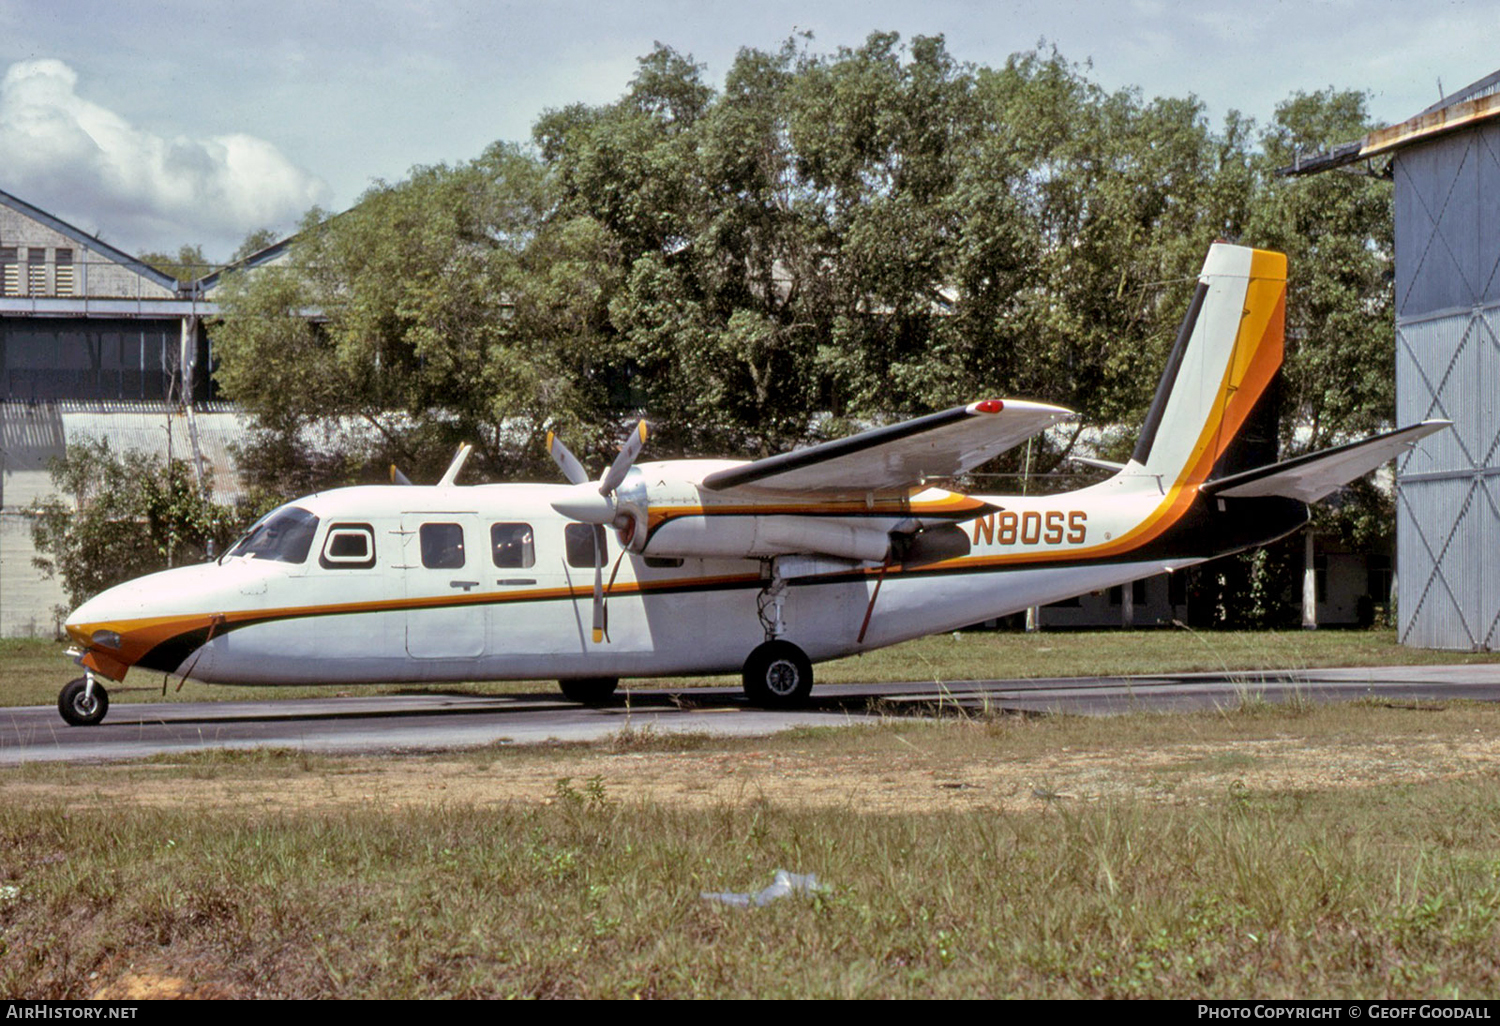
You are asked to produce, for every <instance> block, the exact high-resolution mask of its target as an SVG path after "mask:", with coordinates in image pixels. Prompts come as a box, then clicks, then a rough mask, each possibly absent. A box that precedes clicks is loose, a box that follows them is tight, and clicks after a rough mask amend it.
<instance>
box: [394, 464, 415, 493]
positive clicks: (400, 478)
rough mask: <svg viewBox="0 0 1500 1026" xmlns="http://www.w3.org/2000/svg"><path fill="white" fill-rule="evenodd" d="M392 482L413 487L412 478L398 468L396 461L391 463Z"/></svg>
mask: <svg viewBox="0 0 1500 1026" xmlns="http://www.w3.org/2000/svg"><path fill="white" fill-rule="evenodd" d="M391 484H393V485H406V486H407V487H408V488H409V487H411V478H409V477H407V476H406V475H405V474H403V473H401V471H400V470H399V469H397V467H396V465H395V464H394V463H392V464H391Z"/></svg>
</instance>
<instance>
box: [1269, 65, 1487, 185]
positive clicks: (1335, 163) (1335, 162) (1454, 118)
mask: <svg viewBox="0 0 1500 1026" xmlns="http://www.w3.org/2000/svg"><path fill="white" fill-rule="evenodd" d="M1497 116H1500V71H1496V72H1495V73H1493V74H1491V75H1486V76H1485V77H1484V78H1481V79H1480V80H1479V81H1478V82H1475V83H1473V84H1472V85H1468V86H1465V87H1464V88H1463V89H1460V90H1459V91H1458V92H1456V93H1453V94H1452V95H1449V96H1445V97H1444V98H1443V99H1442V100H1440V101H1438V102H1437V103H1435V104H1433V105H1432V106H1431V107H1428V108H1427V109H1426V110H1424V111H1423V112H1422V113H1420V114H1418V115H1417V116H1416V117H1413V118H1408V119H1407V120H1405V121H1403V122H1401V123H1400V124H1399V125H1391V126H1390V127H1389V128H1377V129H1375V131H1373V132H1371V133H1370V134H1369V135H1367V136H1365V137H1364V138H1363V139H1360V140H1358V141H1356V142H1348V143H1343V144H1341V145H1339V146H1335V147H1334V148H1333V149H1331V150H1329V151H1328V152H1326V153H1317V154H1313V155H1312V156H1310V157H1302V156H1300V155H1299V156H1298V158H1297V161H1296V163H1294V164H1292V165H1291V166H1290V167H1283V168H1279V169H1278V170H1277V172H1276V173H1277V174H1278V175H1283V176H1285V175H1312V174H1317V173H1318V172H1320V171H1330V170H1332V169H1334V168H1337V167H1344V166H1346V165H1349V164H1353V163H1356V162H1357V161H1361V160H1368V159H1370V158H1371V157H1378V156H1381V155H1383V154H1386V153H1393V152H1395V151H1396V150H1399V149H1401V148H1402V147H1404V146H1410V145H1412V144H1414V143H1418V142H1423V141H1425V140H1427V139H1431V138H1433V137H1435V136H1439V135H1443V134H1446V133H1448V132H1454V131H1457V130H1459V129H1461V128H1467V127H1469V126H1470V125H1474V124H1477V123H1479V122H1481V121H1487V120H1489V119H1490V118H1493V117H1497Z"/></svg>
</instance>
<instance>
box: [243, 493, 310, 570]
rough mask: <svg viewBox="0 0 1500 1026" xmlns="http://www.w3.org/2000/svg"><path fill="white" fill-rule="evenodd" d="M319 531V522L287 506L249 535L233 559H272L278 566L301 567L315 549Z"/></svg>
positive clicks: (273, 513) (247, 533)
mask: <svg viewBox="0 0 1500 1026" xmlns="http://www.w3.org/2000/svg"><path fill="white" fill-rule="evenodd" d="M317 531H318V518H317V517H315V516H313V515H312V514H311V513H309V512H308V511H307V510H305V509H303V508H302V507H300V506H283V507H282V508H281V509H278V510H275V511H273V512H271V513H270V514H268V515H266V516H265V517H263V518H261V520H260V522H259V523H257V524H256V525H255V526H254V527H252V528H250V530H249V531H247V532H246V533H245V537H244V538H243V539H242V540H241V541H240V543H239V544H238V545H236V546H235V547H234V548H232V549H230V550H229V554H230V555H231V556H246V557H254V558H255V559H270V560H274V561H276V562H278V563H301V562H303V561H304V560H306V559H307V552H308V550H309V549H310V548H312V540H313V535H314V534H316V533H317Z"/></svg>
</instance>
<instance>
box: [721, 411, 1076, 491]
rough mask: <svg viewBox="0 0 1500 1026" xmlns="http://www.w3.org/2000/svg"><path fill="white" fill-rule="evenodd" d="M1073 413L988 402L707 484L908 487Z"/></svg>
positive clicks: (974, 462)
mask: <svg viewBox="0 0 1500 1026" xmlns="http://www.w3.org/2000/svg"><path fill="white" fill-rule="evenodd" d="M1072 416H1073V413H1072V411H1070V410H1065V409H1063V408H1062V407H1060V406H1049V405H1047V404H1046V403H1033V402H1026V401H1024V400H1020V399H1005V400H1000V399H986V400H983V401H981V402H977V403H970V404H969V405H968V406H955V407H953V408H952V409H951V410H944V411H943V412H941V413H933V414H929V415H928V416H926V417H918V418H917V419H915V420H908V421H904V422H902V423H900V424H892V425H890V426H889V427H879V428H872V429H871V430H869V431H862V432H860V433H859V434H857V435H853V436H851V437H849V438H840V439H837V440H835V441H832V442H824V443H823V444H822V445H814V446H811V447H810V448H807V449H797V450H795V451H793V452H784V453H781V454H780V455H778V456H768V457H767V458H765V459H763V460H755V461H754V462H752V463H744V464H741V465H739V466H736V467H730V468H728V469H726V470H718V471H715V472H714V473H712V474H709V475H708V476H707V477H705V478H704V479H703V486H704V487H705V488H710V489H713V490H715V491H723V490H725V489H728V488H745V489H750V490H755V491H768V492H791V493H806V492H818V493H822V494H829V493H839V492H843V493H855V494H858V493H862V492H874V491H886V490H891V489H899V488H911V487H915V486H918V485H921V484H924V483H925V482H927V481H929V480H932V479H941V478H948V477H954V476H956V475H958V474H962V473H963V472H964V471H966V470H972V469H973V468H974V467H977V466H979V465H980V464H981V463H984V462H985V461H987V460H991V459H993V458H994V457H996V456H998V455H1000V454H1001V453H1002V452H1005V451H1006V450H1007V449H1010V448H1013V447H1015V446H1017V445H1019V444H1020V443H1022V442H1024V441H1026V439H1028V438H1030V437H1031V436H1032V435H1035V434H1039V433H1040V432H1042V431H1045V430H1047V428H1049V427H1051V426H1052V425H1053V424H1056V423H1057V422H1058V421H1060V420H1066V419H1067V418H1069V417H1072Z"/></svg>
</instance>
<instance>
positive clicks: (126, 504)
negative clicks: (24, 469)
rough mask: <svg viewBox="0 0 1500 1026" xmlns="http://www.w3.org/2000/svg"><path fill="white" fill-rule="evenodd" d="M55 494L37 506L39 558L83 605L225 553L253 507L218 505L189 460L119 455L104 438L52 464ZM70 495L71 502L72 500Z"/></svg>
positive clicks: (34, 535)
mask: <svg viewBox="0 0 1500 1026" xmlns="http://www.w3.org/2000/svg"><path fill="white" fill-rule="evenodd" d="M51 476H52V483H53V486H54V487H56V488H57V489H59V490H60V491H61V492H62V493H63V495H64V496H66V498H64V497H62V496H58V495H51V496H49V497H48V498H46V499H45V500H38V501H37V502H36V503H35V504H34V505H33V507H32V513H33V515H34V519H33V520H32V525H31V534H32V541H33V543H34V544H35V546H36V549H37V551H38V552H39V553H41V555H40V556H38V557H36V558H35V559H34V560H33V563H34V564H35V565H36V567H37V568H38V569H40V570H41V571H42V572H43V573H44V574H45V575H46V576H47V577H49V578H50V577H52V576H54V575H56V576H59V577H61V578H62V584H63V589H64V590H65V591H66V592H67V593H68V601H69V602H70V603H71V604H72V605H74V606H78V605H79V604H81V603H83V602H84V601H85V600H87V599H88V598H90V597H92V596H93V595H96V594H98V593H99V592H101V591H103V590H104V589H106V588H109V587H113V586H114V585H116V584H120V583H122V582H124V581H128V580H131V579H132V578H135V577H140V576H141V575H143V574H148V573H154V572H155V571H157V570H164V569H166V568H168V567H171V566H180V565H182V564H185V563H193V562H197V561H200V560H202V559H204V558H205V557H206V555H207V554H208V552H209V548H210V544H212V545H213V546H214V547H215V548H217V550H218V551H220V552H222V551H223V547H224V546H225V545H226V544H228V543H229V542H230V540H231V539H233V537H234V536H235V534H237V533H238V531H239V529H240V528H241V527H243V526H244V524H245V522H246V519H247V513H246V512H242V511H240V510H236V509H234V508H231V507H228V506H223V505H221V504H219V503H216V502H214V501H213V500H212V498H211V497H210V496H209V495H207V494H206V493H205V492H203V491H200V490H199V489H198V487H197V485H196V484H195V483H194V480H193V474H192V471H191V469H190V468H189V466H188V465H187V464H186V463H184V462H183V461H181V460H172V461H171V462H170V463H168V462H166V461H164V460H162V459H160V458H157V457H154V456H150V455H147V454H145V453H141V452H139V451H135V450H132V451H129V452H125V453H118V452H116V451H114V450H113V449H111V448H110V446H109V443H108V442H107V441H103V440H89V441H85V442H80V443H76V444H73V445H70V446H69V447H68V450H67V453H66V454H65V455H64V456H62V457H59V458H57V459H55V460H53V462H52V466H51ZM69 500H71V501H69Z"/></svg>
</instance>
